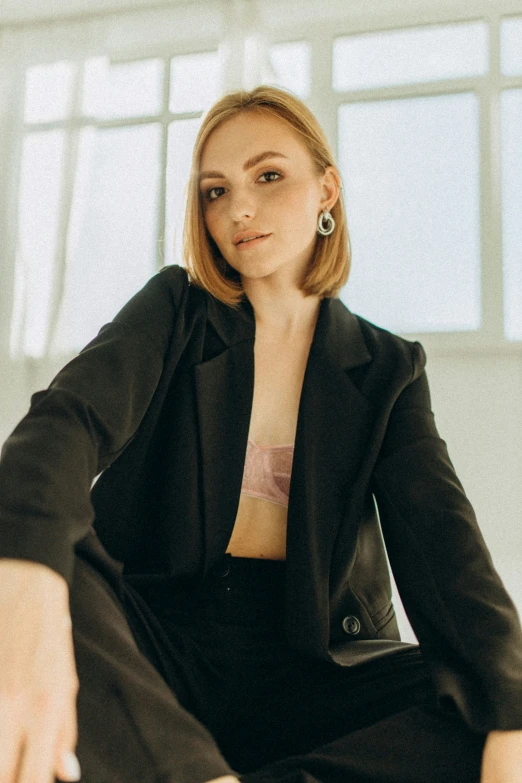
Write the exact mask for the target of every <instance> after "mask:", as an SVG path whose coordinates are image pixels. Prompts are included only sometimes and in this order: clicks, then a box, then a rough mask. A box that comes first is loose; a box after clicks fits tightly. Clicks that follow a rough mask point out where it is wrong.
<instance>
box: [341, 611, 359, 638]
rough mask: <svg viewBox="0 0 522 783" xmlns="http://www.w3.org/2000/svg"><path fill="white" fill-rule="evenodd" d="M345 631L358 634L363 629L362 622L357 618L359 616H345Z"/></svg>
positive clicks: (343, 623) (354, 634)
mask: <svg viewBox="0 0 522 783" xmlns="http://www.w3.org/2000/svg"><path fill="white" fill-rule="evenodd" d="M342 626H343V631H344V632H345V633H347V634H349V635H350V636H357V634H358V633H359V631H360V630H361V623H360V622H359V620H358V619H357V617H354V615H353V614H350V615H348V617H345V618H344V620H343V622H342Z"/></svg>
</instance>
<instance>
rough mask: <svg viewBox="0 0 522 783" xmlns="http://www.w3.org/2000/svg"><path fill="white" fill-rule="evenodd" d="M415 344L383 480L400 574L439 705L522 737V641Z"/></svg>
mask: <svg viewBox="0 0 522 783" xmlns="http://www.w3.org/2000/svg"><path fill="white" fill-rule="evenodd" d="M424 365H425V354H424V351H423V349H422V346H420V344H419V343H415V344H413V373H412V378H411V382H410V383H409V385H408V386H407V387H406V388H405V389H404V390H403V391H402V393H401V394H400V395H399V397H398V399H397V401H396V403H395V405H394V407H393V409H392V412H391V415H390V418H389V423H388V427H387V430H386V435H385V438H384V441H383V444H382V449H381V452H380V456H379V459H378V462H377V464H376V467H375V470H374V475H373V491H374V494H375V498H376V501H377V506H378V509H379V516H380V520H381V526H382V530H383V536H384V539H385V543H386V548H387V551H388V554H389V559H390V565H391V567H392V571H393V573H394V576H395V579H396V582H397V587H398V589H399V593H400V595H401V599H402V601H403V604H404V607H405V610H406V613H407V615H408V618H409V619H410V622H411V624H412V627H413V629H414V631H415V633H416V635H417V638H418V640H419V644H420V646H421V649H422V651H423V653H424V656H425V658H426V661H427V663H428V666H429V667H430V669H431V672H432V676H433V680H434V683H435V688H436V692H437V697H438V700H439V705H440V706H441V707H442V708H443V709H450V710H457V711H458V712H460V714H461V715H462V717H463V718H464V719H465V721H466V722H467V723H468V725H469V726H470V727H471V728H472V729H473V730H475V731H478V732H487V731H491V730H493V729H500V730H509V729H522V633H521V629H520V621H519V617H518V614H517V611H516V609H515V607H514V605H513V602H512V600H511V599H510V597H509V595H508V594H507V592H506V590H505V588H504V586H503V584H502V581H501V579H500V577H499V575H498V574H497V572H496V570H495V568H494V566H493V563H492V560H491V556H490V553H489V551H488V549H487V546H486V544H485V541H484V539H483V536H482V534H481V532H480V530H479V527H478V524H477V520H476V517H475V514H474V512H473V509H472V507H471V505H470V503H469V501H468V499H467V497H466V494H465V492H464V489H463V487H462V485H461V483H460V481H459V479H458V478H457V476H456V474H455V470H454V468H453V465H452V463H451V461H450V458H449V456H448V451H447V448H446V444H445V442H444V441H443V440H442V439H441V438H440V436H439V434H438V432H437V428H436V426H435V421H434V416H433V413H432V410H431V402H430V393H429V388H428V381H427V378H426V372H425V370H424Z"/></svg>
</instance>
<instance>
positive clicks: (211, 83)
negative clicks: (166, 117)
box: [169, 52, 222, 113]
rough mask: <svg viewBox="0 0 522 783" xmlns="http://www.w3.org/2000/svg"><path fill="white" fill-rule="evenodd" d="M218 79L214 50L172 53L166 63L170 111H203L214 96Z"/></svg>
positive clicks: (218, 61) (219, 72)
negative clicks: (168, 79) (179, 54)
mask: <svg viewBox="0 0 522 783" xmlns="http://www.w3.org/2000/svg"><path fill="white" fill-rule="evenodd" d="M221 83H222V63H221V58H220V56H219V54H218V52H204V53H203V54H185V55H181V56H180V57H173V58H172V60H171V63H170V103H169V109H170V111H171V112H180V113H181V112H186V111H187V112H188V111H204V109H206V108H208V107H209V106H210V105H211V104H212V103H213V102H214V101H215V100H216V98H217V97H218V95H219V92H220V90H221Z"/></svg>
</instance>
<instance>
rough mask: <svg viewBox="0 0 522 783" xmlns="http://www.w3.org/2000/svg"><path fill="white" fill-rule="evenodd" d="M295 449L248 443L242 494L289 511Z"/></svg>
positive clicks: (291, 446)
mask: <svg viewBox="0 0 522 783" xmlns="http://www.w3.org/2000/svg"><path fill="white" fill-rule="evenodd" d="M293 458H294V446H293V444H289V445H288V446H258V445H257V443H254V441H253V440H251V439H250V438H249V439H248V444H247V452H246V458H245V470H244V473H243V484H242V487H241V492H242V493H243V494H244V495H250V496H251V497H253V498H261V499H262V500H269V501H270V502H271V503H277V504H278V505H279V506H285V508H288V495H289V494H290V477H291V475H292V461H293Z"/></svg>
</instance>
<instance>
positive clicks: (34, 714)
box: [0, 559, 79, 783]
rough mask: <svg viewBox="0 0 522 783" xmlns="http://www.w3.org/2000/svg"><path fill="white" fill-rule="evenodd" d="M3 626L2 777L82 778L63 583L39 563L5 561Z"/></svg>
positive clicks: (12, 780)
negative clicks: (80, 775) (77, 757)
mask: <svg viewBox="0 0 522 783" xmlns="http://www.w3.org/2000/svg"><path fill="white" fill-rule="evenodd" d="M0 628H1V629H2V631H1V633H0V661H1V665H0V780H1V781H2V783H54V779H55V777H57V778H58V779H59V780H63V781H73V780H79V766H78V762H77V760H76V756H75V755H74V751H75V747H76V742H77V719H76V696H77V693H78V686H79V683H78V677H77V674H76V666H75V661H74V650H73V642H72V628H71V618H70V613H69V600H68V588H67V583H66V582H65V580H64V579H63V578H62V577H61V576H60V575H59V574H57V573H56V572H55V571H53V570H51V569H50V568H48V567H47V566H44V565H41V564H39V563H34V562H30V561H25V560H11V559H0ZM75 767H76V769H75Z"/></svg>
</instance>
